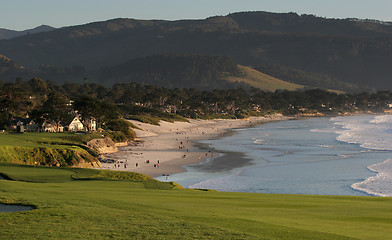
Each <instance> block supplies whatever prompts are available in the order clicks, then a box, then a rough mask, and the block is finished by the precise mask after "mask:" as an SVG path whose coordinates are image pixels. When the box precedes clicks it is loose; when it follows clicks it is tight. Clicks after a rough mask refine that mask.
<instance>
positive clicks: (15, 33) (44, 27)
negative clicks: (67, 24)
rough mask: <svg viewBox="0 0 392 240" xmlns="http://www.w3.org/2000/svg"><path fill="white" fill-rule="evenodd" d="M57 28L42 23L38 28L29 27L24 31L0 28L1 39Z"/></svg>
mask: <svg viewBox="0 0 392 240" xmlns="http://www.w3.org/2000/svg"><path fill="white" fill-rule="evenodd" d="M54 29H56V28H54V27H51V26H48V25H41V26H38V27H36V28H32V29H27V30H23V31H15V30H9V29H5V28H0V40H2V39H11V38H15V37H19V36H23V35H28V34H34V33H40V32H49V31H52V30H54Z"/></svg>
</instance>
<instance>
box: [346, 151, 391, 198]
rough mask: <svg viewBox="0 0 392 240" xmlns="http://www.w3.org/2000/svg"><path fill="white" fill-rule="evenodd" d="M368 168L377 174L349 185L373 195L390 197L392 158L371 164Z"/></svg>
mask: <svg viewBox="0 0 392 240" xmlns="http://www.w3.org/2000/svg"><path fill="white" fill-rule="evenodd" d="M368 169H369V170H370V171H373V172H375V173H377V175H376V176H373V177H369V178H368V179H366V180H365V181H363V182H359V183H354V184H353V185H352V186H351V187H352V188H353V189H356V190H360V191H363V192H366V193H369V194H371V195H375V196H381V197H392V159H388V160H386V161H384V162H382V163H377V164H373V165H371V166H369V167H368Z"/></svg>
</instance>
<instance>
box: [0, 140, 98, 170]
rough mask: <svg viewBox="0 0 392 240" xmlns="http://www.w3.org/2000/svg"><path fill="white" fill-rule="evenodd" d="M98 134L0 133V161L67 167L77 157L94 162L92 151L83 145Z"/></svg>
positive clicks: (75, 161) (73, 162)
mask: <svg viewBox="0 0 392 240" xmlns="http://www.w3.org/2000/svg"><path fill="white" fill-rule="evenodd" d="M101 137H102V136H101V135H100V134H83V133H82V134H79V133H23V134H17V133H0V162H13V163H23V164H30V165H32V164H38V165H57V166H71V165H74V164H77V163H78V162H80V161H81V159H83V160H85V161H86V162H89V163H90V162H96V159H95V158H94V156H95V155H96V153H95V152H94V151H92V150H91V149H89V148H88V147H87V146H85V143H86V142H87V141H89V140H91V139H93V138H101Z"/></svg>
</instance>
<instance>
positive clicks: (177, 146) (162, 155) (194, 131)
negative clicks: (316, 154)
mask: <svg viewBox="0 0 392 240" xmlns="http://www.w3.org/2000/svg"><path fill="white" fill-rule="evenodd" d="M290 119H293V118H292V117H285V116H282V115H280V114H276V115H269V116H266V117H250V118H248V119H214V120H193V119H190V120H189V122H174V123H170V122H164V121H161V122H160V126H157V125H151V124H146V123H141V122H138V121H134V120H129V121H130V122H131V123H133V124H134V125H135V126H137V127H138V128H140V129H134V131H135V132H136V136H137V137H138V139H140V140H141V142H140V143H139V144H138V145H133V146H132V145H129V146H125V147H119V152H117V153H110V154H104V155H103V156H104V158H106V161H108V160H109V161H114V163H105V162H102V167H101V168H100V169H110V170H116V171H131V172H137V173H142V174H145V175H148V176H150V177H153V178H156V177H159V176H169V175H172V174H175V173H181V172H186V171H187V170H186V168H185V166H187V165H195V164H199V163H202V162H205V161H206V160H207V159H209V158H211V157H216V158H215V159H214V160H219V161H222V162H225V165H223V166H225V168H224V169H228V168H235V167H236V165H238V164H236V163H239V162H238V161H235V160H236V159H244V160H246V158H245V157H244V156H242V155H241V154H239V155H238V156H237V155H236V156H235V157H233V156H232V154H235V153H234V152H227V153H229V154H228V155H231V156H228V155H226V152H213V151H211V150H209V149H206V148H205V147H203V146H201V144H200V143H199V141H200V140H209V139H216V138H219V137H224V136H227V135H230V131H231V130H233V129H237V128H244V127H252V126H254V125H258V124H263V123H269V122H274V121H283V120H290ZM218 155H221V156H218ZM228 159H229V160H230V161H229V162H227V163H226V161H227V160H228ZM249 161H250V160H248V162H249ZM241 164H242V165H243V164H246V163H244V162H242V161H241V162H240V166H241ZM206 167H208V165H207V166H206ZM209 170H211V171H218V170H219V169H216V168H215V169H214V168H212V169H209Z"/></svg>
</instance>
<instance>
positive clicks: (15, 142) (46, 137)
mask: <svg viewBox="0 0 392 240" xmlns="http://www.w3.org/2000/svg"><path fill="white" fill-rule="evenodd" d="M99 137H100V135H98V134H84V133H44V132H42V133H41V132H40V133H27V132H26V133H23V134H18V133H0V145H2V146H15V147H49V148H67V147H69V146H67V145H65V144H72V143H76V144H81V143H83V142H85V141H89V140H91V139H93V138H99Z"/></svg>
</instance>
